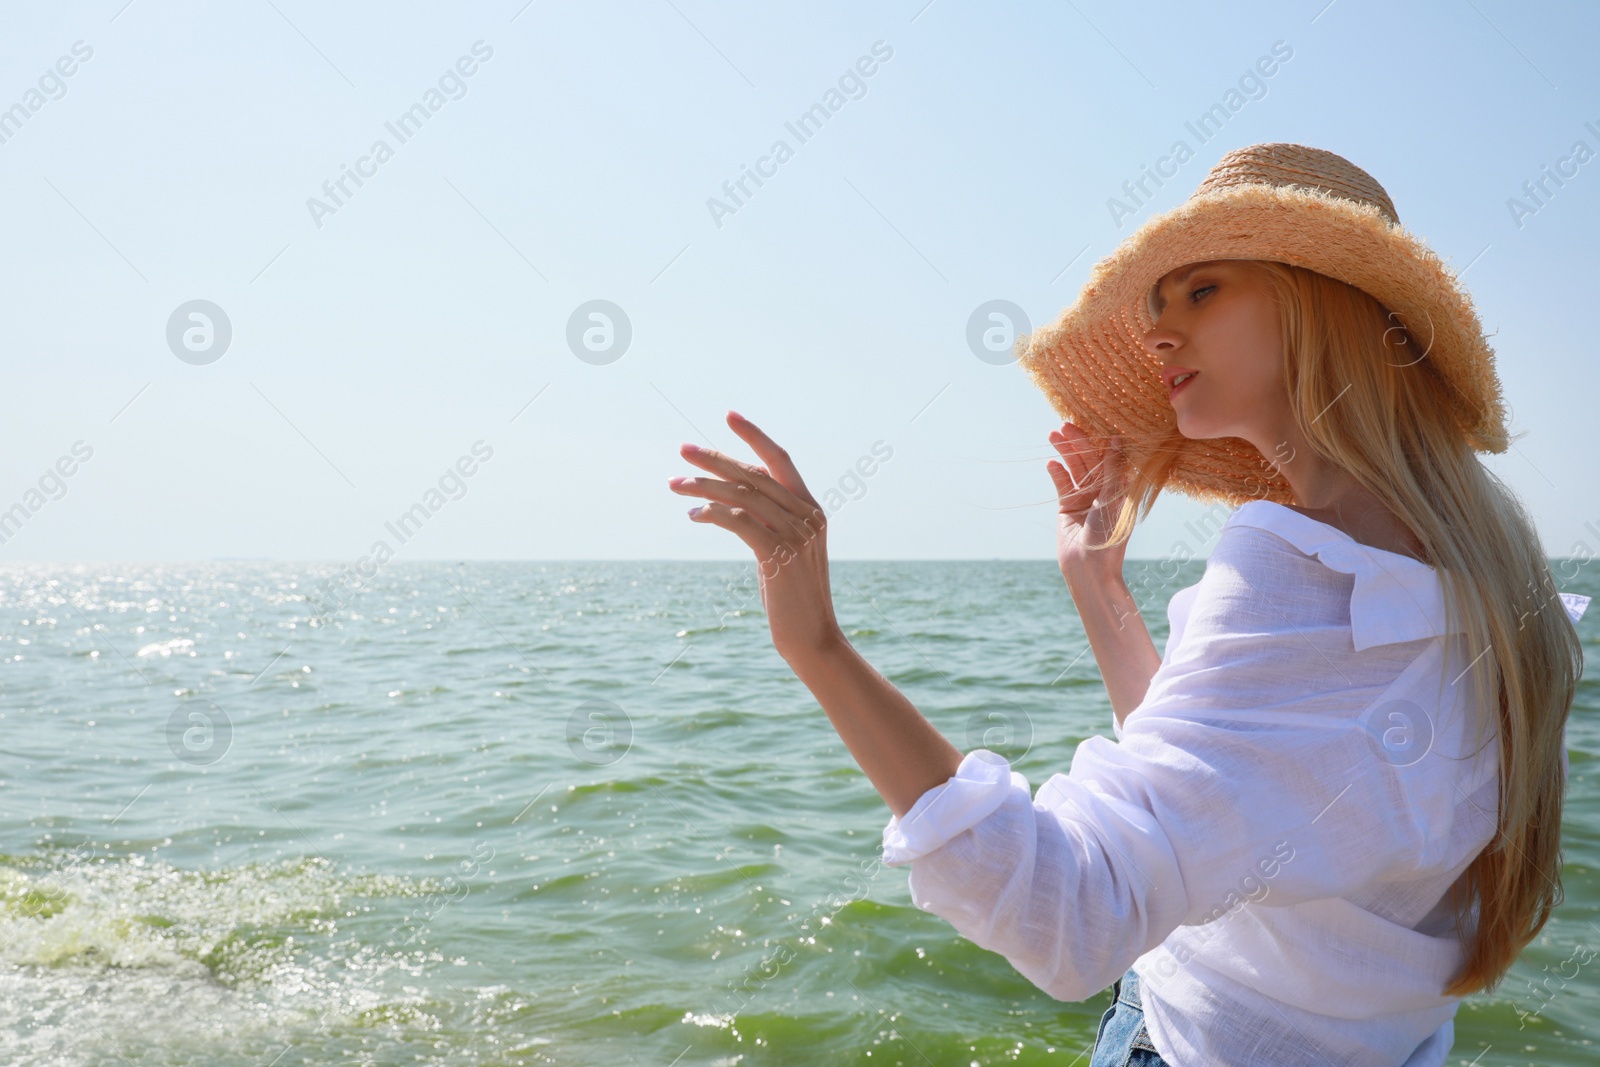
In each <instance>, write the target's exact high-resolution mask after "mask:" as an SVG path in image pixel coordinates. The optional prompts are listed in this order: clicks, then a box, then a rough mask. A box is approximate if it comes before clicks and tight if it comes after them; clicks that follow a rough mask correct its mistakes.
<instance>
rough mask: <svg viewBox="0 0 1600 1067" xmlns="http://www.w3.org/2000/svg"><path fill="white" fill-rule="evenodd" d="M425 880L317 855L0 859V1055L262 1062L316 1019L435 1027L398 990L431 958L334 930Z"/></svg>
mask: <svg viewBox="0 0 1600 1067" xmlns="http://www.w3.org/2000/svg"><path fill="white" fill-rule="evenodd" d="M437 889H438V887H437V886H433V885H431V884H430V882H429V881H428V880H415V879H402V878H393V877H388V876H375V875H349V874H344V873H341V872H338V871H337V870H336V869H335V868H334V866H333V865H332V864H330V863H328V862H327V861H324V860H320V859H312V860H305V861H288V862H283V863H279V864H257V863H253V864H246V865H243V866H238V867H230V868H225V869H222V870H218V871H203V870H187V869H182V868H175V867H173V866H171V865H169V864H166V863H164V862H160V861H151V860H148V859H147V858H145V857H141V856H129V857H121V858H110V857H105V858H102V857H96V856H93V855H84V854H74V853H56V854H52V855H50V856H38V857H23V858H18V857H0V1003H4V1004H6V1005H8V1011H7V1015H8V1018H7V1019H6V1020H5V1021H4V1022H0V1063H5V1064H18V1065H21V1064H47V1063H48V1064H76V1063H83V1064H89V1063H103V1062H105V1061H106V1058H107V1056H108V1055H112V1056H115V1057H118V1058H121V1059H125V1060H128V1061H129V1062H141V1063H142V1062H163V1063H187V1062H194V1063H214V1062H217V1061H218V1060H219V1059H230V1060H231V1059H235V1058H237V1059H238V1061H240V1062H249V1061H250V1060H251V1059H255V1058H260V1059H261V1062H267V1061H270V1060H271V1059H273V1058H274V1057H275V1056H276V1055H277V1053H278V1052H280V1051H281V1050H283V1049H284V1048H285V1047H286V1046H288V1045H289V1044H301V1045H305V1044H315V1043H317V1042H316V1038H317V1035H318V1034H319V1033H326V1031H327V1030H328V1028H329V1027H338V1028H349V1027H356V1028H363V1027H369V1026H375V1025H379V1024H382V1025H400V1026H403V1027H416V1028H420V1029H423V1030H430V1029H434V1028H437V1026H438V1025H439V1020H437V1019H435V1018H434V1017H433V1016H432V1015H430V1014H429V1012H428V1010H427V1009H428V1004H429V1001H428V999H427V998H426V997H425V996H423V995H422V994H421V993H420V992H419V991H418V990H417V989H416V988H415V987H407V986H406V983H407V981H408V980H411V979H414V978H415V977H416V976H417V975H418V974H419V973H421V971H422V970H423V968H424V967H425V966H430V965H432V964H433V963H435V962H436V959H435V958H433V957H429V956H423V955H419V953H417V952H415V951H409V950H406V949H403V948H402V949H400V950H399V951H395V950H391V949H388V948H386V947H381V946H371V945H366V944H362V943H361V942H360V941H359V940H358V939H357V938H355V937H352V936H348V935H341V934H340V932H339V926H340V924H341V923H345V924H346V925H348V924H349V922H350V920H351V919H352V918H354V917H355V916H358V915H360V914H362V913H363V912H364V911H365V910H366V909H365V908H364V907H363V906H362V905H361V903H360V901H362V900H365V899H370V898H377V897H413V896H418V895H421V894H423V893H428V892H436V891H437ZM399 932H400V933H404V931H403V930H400V931H399ZM392 940H393V941H394V942H395V943H397V944H398V943H399V942H401V941H404V940H405V938H404V937H394V938H392ZM435 956H436V954H435ZM390 978H393V979H394V981H393V982H391V981H389V979H390ZM391 985H392V986H393V987H394V988H390V986H391ZM191 1057H192V1058H191Z"/></svg>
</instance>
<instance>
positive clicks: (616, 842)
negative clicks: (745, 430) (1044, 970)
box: [0, 561, 1600, 1067]
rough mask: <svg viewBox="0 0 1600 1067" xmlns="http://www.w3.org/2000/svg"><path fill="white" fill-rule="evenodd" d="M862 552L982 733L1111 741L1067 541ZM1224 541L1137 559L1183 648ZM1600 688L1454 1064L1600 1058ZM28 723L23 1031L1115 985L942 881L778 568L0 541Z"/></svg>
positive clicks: (9, 803)
mask: <svg viewBox="0 0 1600 1067" xmlns="http://www.w3.org/2000/svg"><path fill="white" fill-rule="evenodd" d="M1553 566H1555V564H1554V563H1553ZM830 567H831V580H832V584H833V587H834V594H835V600H836V604H837V613H838V617H839V620H840V622H841V625H843V627H844V629H845V632H846V634H847V635H848V637H849V639H850V641H851V642H852V643H853V644H854V645H855V646H856V647H857V648H858V649H860V650H861V652H862V653H863V655H865V657H866V658H867V659H868V660H869V661H870V662H871V663H872V664H873V665H874V666H875V667H876V668H877V669H878V670H879V671H880V672H882V673H883V674H884V676H885V677H887V678H888V679H889V680H890V681H892V682H893V683H894V684H895V685H896V686H897V687H898V688H899V689H900V690H901V691H902V692H904V693H905V694H906V695H907V696H908V697H909V698H910V699H911V700H912V702H913V703H915V704H916V706H917V707H918V708H919V709H921V711H922V712H923V713H924V714H925V715H927V716H928V718H929V719H931V720H932V721H933V722H934V723H935V725H937V726H938V727H939V728H940V729H941V730H942V731H943V732H944V733H945V734H946V736H948V737H950V738H951V740H952V741H953V742H954V743H955V744H956V745H957V746H958V747H959V748H961V749H962V750H963V751H969V750H971V749H973V748H978V747H984V748H989V749H991V750H992V751H996V752H999V753H1001V754H1002V755H1005V756H1006V757H1007V758H1009V759H1011V760H1012V761H1013V766H1014V768H1015V769H1016V770H1018V771H1020V772H1021V773H1023V774H1024V775H1026V776H1027V778H1028V780H1029V782H1030V785H1031V786H1032V787H1033V788H1037V787H1038V786H1039V785H1041V784H1042V783H1043V782H1044V781H1045V780H1046V779H1047V778H1048V777H1049V776H1050V775H1052V774H1054V773H1058V772H1061V773H1064V772H1066V771H1067V769H1068V768H1069V767H1070V764H1071V760H1072V756H1073V753H1074V750H1075V748H1076V746H1077V744H1078V743H1079V742H1081V741H1082V740H1083V739H1085V738H1087V737H1089V736H1091V735H1094V734H1106V735H1109V734H1110V732H1111V722H1112V714H1111V706H1110V702H1109V700H1108V698H1107V695H1106V691H1105V688H1104V686H1103V684H1102V683H1101V681H1100V678H1099V673H1098V670H1097V667H1096V664H1095V660H1094V656H1093V654H1092V653H1091V652H1090V651H1089V649H1088V646H1087V643H1086V641H1085V638H1084V635H1083V631H1082V630H1081V628H1080V627H1079V625H1078V621H1077V615H1076V613H1075V611H1074V609H1073V605H1072V601H1071V597H1070V596H1069V594H1068V592H1067V589H1066V587H1065V583H1063V582H1062V580H1061V577H1060V574H1059V572H1058V571H1057V570H1056V567H1055V564H1054V562H1053V561H1040V562H1015V561H993V562H984V561H954V562H938V561H928V562H869V561H834V562H833V563H832V564H831V565H830ZM1202 569H1203V562H1202V561H1189V562H1185V563H1182V564H1174V563H1172V562H1164V563H1163V562H1157V561H1148V562H1134V561H1130V562H1129V563H1128V572H1127V574H1128V580H1129V585H1130V588H1132V589H1133V590H1134V592H1135V596H1136V597H1137V598H1138V600H1139V602H1140V607H1141V611H1142V612H1143V615H1144V618H1145V620H1146V622H1147V623H1148V624H1149V626H1150V630H1151V633H1152V636H1153V637H1154V639H1155V641H1156V646H1157V648H1158V649H1160V648H1162V647H1164V645H1165V639H1166V633H1167V625H1166V623H1167V619H1166V604H1167V600H1168V598H1169V597H1170V596H1171V595H1172V593H1173V592H1175V591H1176V590H1178V589H1180V588H1182V587H1184V586H1187V585H1192V584H1193V583H1194V582H1196V581H1198V580H1199V576H1200V573H1201V570H1202ZM1592 570H1593V569H1592V568H1590V569H1589V570H1587V571H1586V570H1584V569H1583V568H1581V567H1579V568H1567V569H1566V570H1563V569H1561V568H1557V573H1558V574H1563V573H1567V571H1570V573H1571V574H1572V577H1571V580H1563V582H1562V589H1563V591H1568V592H1576V593H1581V594H1586V595H1597V594H1600V588H1597V587H1596V586H1597V585H1600V583H1597V582H1596V579H1595V577H1594V574H1593V573H1592ZM1596 616H1597V613H1595V612H1591V613H1590V614H1589V615H1588V616H1586V617H1585V618H1584V619H1583V620H1582V621H1581V622H1580V623H1579V632H1580V633H1581V634H1582V635H1583V640H1584V646H1585V648H1586V649H1587V651H1588V654H1589V656H1590V657H1591V662H1592V657H1593V656H1594V654H1595V651H1596V640H1597V635H1600V618H1597V617H1596ZM1597 712H1600V683H1597V682H1596V680H1595V678H1593V677H1592V676H1586V677H1585V678H1584V680H1583V682H1582V686H1581V688H1580V690H1579V692H1578V697H1577V702H1576V704H1575V705H1574V707H1573V709H1572V717H1571V722H1570V726H1569V753H1570V761H1571V779H1570V789H1569V795H1568V800H1567V806H1566V811H1565V825H1564V831H1565V866H1564V869H1563V888H1564V901H1563V903H1562V904H1561V906H1560V907H1559V908H1558V909H1557V910H1556V911H1555V913H1554V914H1553V916H1552V918H1551V919H1550V921H1549V923H1548V924H1547V925H1546V927H1545V928H1544V930H1543V932H1542V933H1541V934H1540V936H1539V937H1538V939H1537V940H1536V941H1535V942H1534V943H1533V944H1532V945H1530V946H1529V948H1528V949H1527V950H1526V952H1525V953H1524V955H1523V957H1522V959H1521V961H1520V962H1519V963H1518V964H1517V965H1516V967H1515V969H1514V970H1513V971H1512V972H1511V974H1510V975H1509V976H1508V978H1507V979H1506V980H1505V982H1503V983H1502V985H1501V986H1500V987H1499V988H1497V990H1496V991H1495V992H1493V993H1490V994H1480V995H1477V996H1474V997H1471V998H1468V999H1467V1000H1466V1001H1464V1002H1463V1004H1462V1006H1461V1008H1460V1010H1459V1012H1458V1014H1457V1017H1456V1043H1455V1047H1454V1050H1453V1051H1452V1053H1451V1059H1450V1062H1451V1063H1452V1064H1456V1063H1460V1064H1474V1065H1479V1067H1489V1065H1495V1064H1540V1065H1554V1064H1560V1065H1580V1064H1584V1065H1594V1064H1597V1063H1600V1046H1597V1045H1596V1044H1595V1039H1596V1037H1597V1033H1596V1025H1597V1023H1600V880H1597V877H1596V871H1597V868H1600V778H1597V774H1596V771H1597V766H1600V764H1597V762H1596V761H1597V758H1600V717H1597ZM0 753H3V755H0V1004H3V1006H4V1007H3V1010H0V1065H34V1064H38V1065H51V1067H70V1065H90V1064H95V1065H98V1064H107V1065H110V1064H140V1065H144V1064H152V1065H167V1064H171V1065H178V1064H184V1065H188V1064H194V1065H200V1064H204V1065H207V1067H214V1065H246V1064H249V1065H256V1067H291V1065H296V1064H396V1065H399V1064H438V1065H447V1064H448V1065H462V1067H466V1065H472V1067H488V1065H502V1064H504V1065H511V1064H517V1065H523V1064H548V1065H562V1067H567V1065H602V1064H604V1065H613V1064H655V1065H661V1067H691V1065H726V1067H731V1065H735V1064H751V1065H755V1064H774V1065H777V1064H796V1065H800V1064H807V1065H809V1064H857V1065H879V1067H884V1065H907V1067H911V1065H926V1064H936V1065H940V1067H943V1065H947V1064H949V1065H959V1067H966V1065H977V1064H985V1065H987V1064H996V1065H999V1064H1060V1065H1063V1067H1067V1065H1079V1067H1082V1065H1086V1064H1087V1062H1088V1051H1089V1048H1090V1046H1091V1044H1092V1042H1093V1040H1094V1036H1095V1031H1096V1027H1097V1025H1098V1023H1099V1020H1100V1016H1101V1014H1102V1012H1104V1011H1105V1009H1106V1008H1107V1007H1108V1006H1109V1005H1110V1003H1111V992H1110V989H1109V988H1108V989H1106V990H1103V991H1101V992H1100V993H1098V994H1096V995H1095V996H1093V997H1091V998H1089V999H1087V1000H1084V1001H1081V1002H1063V1001H1057V1000H1054V999H1052V998H1051V997H1049V996H1048V995H1047V994H1045V993H1044V992H1042V991H1041V990H1039V989H1038V988H1036V987H1035V986H1033V985H1032V984H1031V983H1030V982H1028V981H1027V980H1026V979H1025V978H1023V977H1022V976H1021V975H1020V974H1018V973H1017V972H1016V971H1015V970H1014V969H1013V968H1012V967H1011V965H1010V964H1009V963H1008V962H1007V961H1006V960H1005V958H1004V957H1002V956H1000V955H997V954H995V953H993V952H989V951H987V950H985V949H982V948H979V947H978V946H976V945H975V944H973V943H971V942H969V941H966V940H964V939H963V938H961V937H960V936H959V935H958V934H956V932H955V931H954V929H953V928H952V927H951V926H950V925H949V924H948V923H946V922H945V921H944V920H942V919H940V918H939V917H937V916H935V915H933V914H931V913H928V912H924V911H921V910H919V909H918V908H916V907H915V906H914V905H913V904H912V902H911V899H910V895H909V891H908V887H907V875H908V870H909V869H908V868H905V867H898V868H890V867H886V866H884V865H883V864H882V863H881V862H880V856H881V843H882V832H883V828H884V825H885V823H886V822H887V820H888V818H889V814H890V813H889V809H888V808H887V806H886V805H885V804H884V803H883V801H882V800H881V799H880V798H879V796H878V795H877V793H876V792H875V791H874V790H873V788H872V786H871V784H870V783H869V782H868V780H867V779H866V777H865V776H864V775H863V774H862V773H861V771H860V770H859V768H858V767H857V766H856V765H855V763H854V761H853V760H852V759H851V757H850V754H849V752H848V751H847V750H846V749H845V747H844V746H843V744H842V743H841V742H840V740H839V738H838V736H837V735H836V734H835V732H834V731H833V728H832V727H831V726H830V724H829V721H828V719H827V717H826V716H825V715H824V713H823V712H822V710H821V708H820V707H819V706H818V705H817V703H816V702H815V700H814V699H813V698H812V697H811V694H810V692H809V691H808V690H807V689H806V688H805V687H804V686H803V685H802V684H801V683H800V682H799V681H798V680H797V679H796V678H795V677H794V675H793V674H792V673H791V672H790V671H789V670H788V668H787V666H786V665H785V663H784V661H783V660H782V659H781V658H780V657H779V656H778V655H777V653H776V652H775V651H774V650H773V648H772V644H771V640H770V635H769V632H768V628H767V623H766V618H765V616H764V615H763V613H762V610H761V600H760V594H759V591H758V589H757V586H756V572H755V565H754V562H753V561H745V562H742V563H741V562H726V563H713V562H693V563H683V562H566V563H562V562H544V563H526V562H524V563H511V562H471V563H449V562H436V563H422V562H411V563H403V562H394V563H392V564H390V565H389V566H387V567H385V568H382V569H380V570H379V571H378V572H377V573H375V574H372V575H370V576H363V577H362V578H361V579H360V580H359V581H358V582H351V581H350V580H349V579H348V574H341V573H340V571H339V569H338V567H337V566H336V565H334V564H325V565H324V564H311V563H281V562H266V561H215V562H208V563H192V564H123V563H119V564H42V563H41V564H19V563H9V564H4V565H0Z"/></svg>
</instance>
